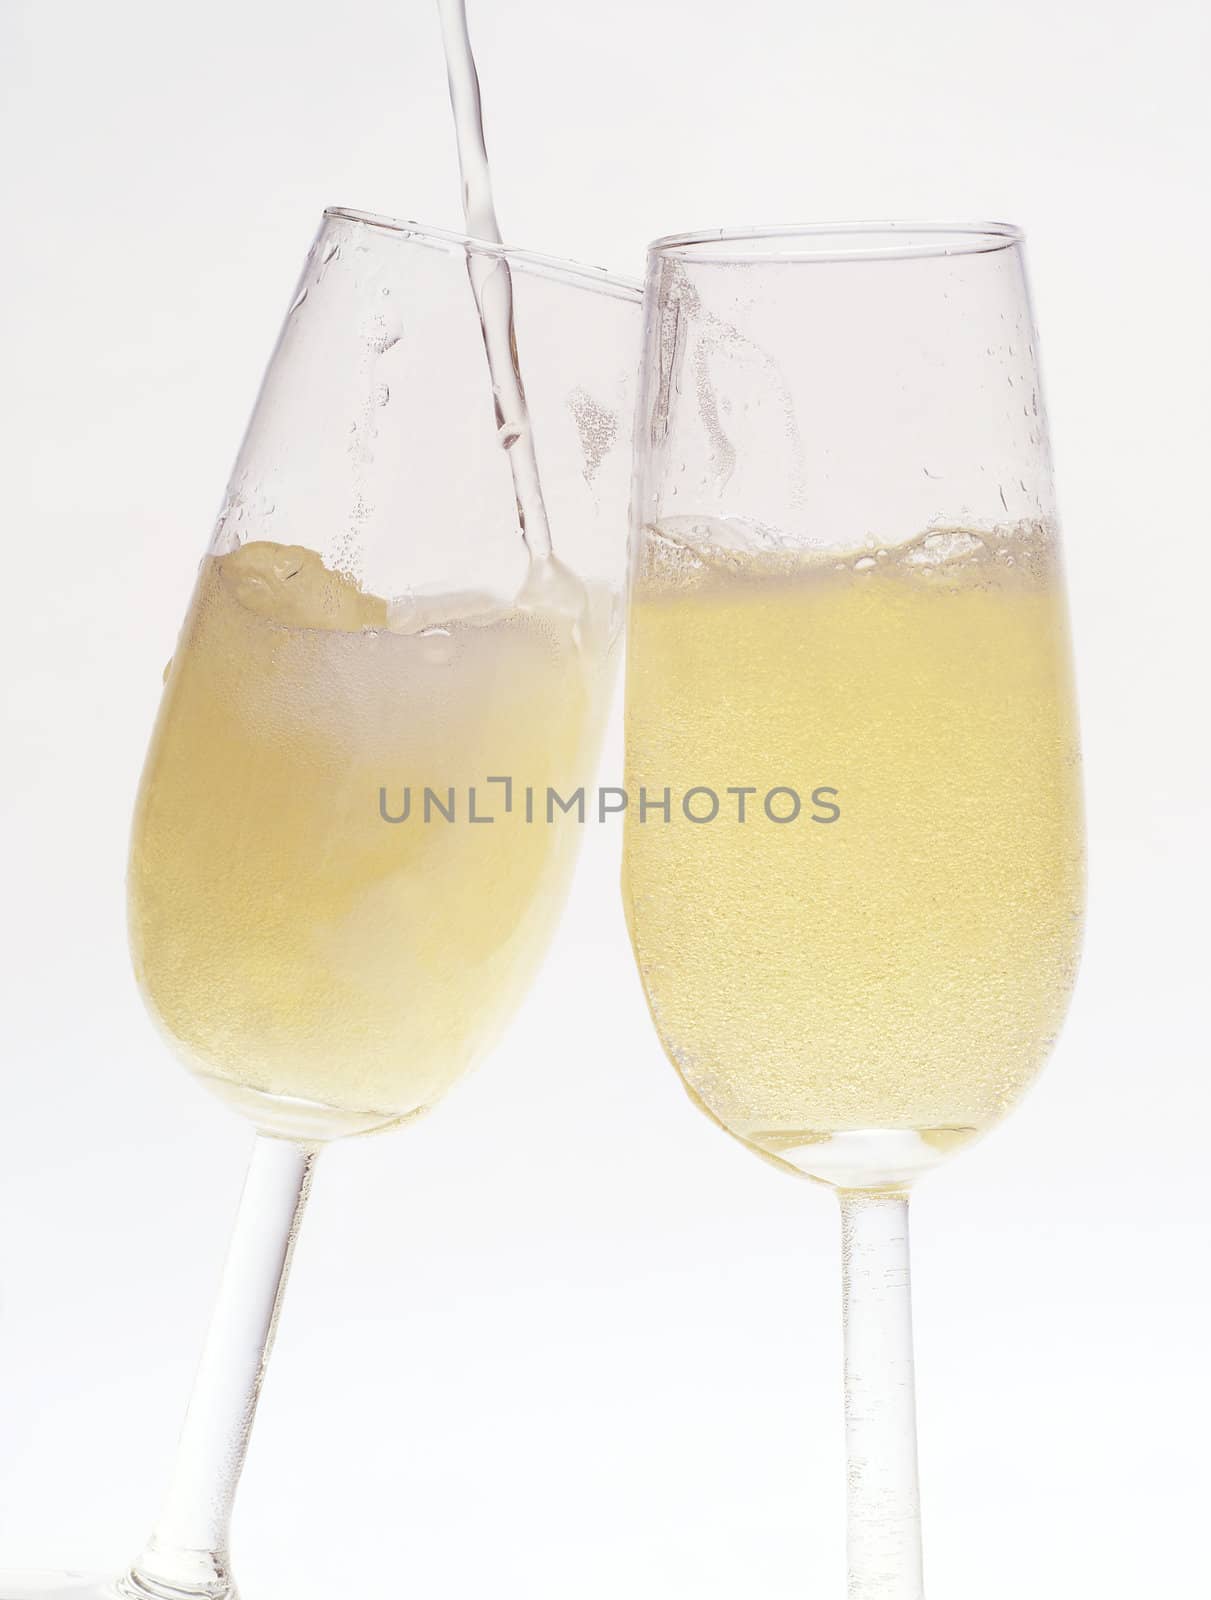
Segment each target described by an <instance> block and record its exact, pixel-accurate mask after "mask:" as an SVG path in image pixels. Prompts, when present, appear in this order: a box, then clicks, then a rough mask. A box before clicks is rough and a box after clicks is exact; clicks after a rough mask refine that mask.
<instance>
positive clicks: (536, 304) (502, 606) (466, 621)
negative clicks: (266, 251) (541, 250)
mask: <svg viewBox="0 0 1211 1600" xmlns="http://www.w3.org/2000/svg"><path fill="white" fill-rule="evenodd" d="M469 257H470V258H471V261H470V263H469V259H468V258H469ZM480 258H484V259H486V260H488V261H491V262H495V264H496V268H497V271H498V273H499V272H502V271H504V272H507V273H508V274H509V275H510V276H511V280H512V294H513V309H514V315H515V319H516V327H517V350H518V352H519V358H520V370H521V373H522V376H523V377H524V380H525V384H526V389H527V395H528V402H529V415H530V417H531V418H532V421H533V438H534V442H535V445H536V450H537V463H538V470H539V472H540V474H541V478H542V487H543V492H544V495H545V504H546V512H547V518H548V521H549V524H550V532H551V538H552V541H553V553H552V552H551V551H542V552H539V553H537V554H535V555H531V553H530V550H529V547H528V546H527V545H526V543H525V541H524V539H523V538H522V537H521V533H520V529H519V524H518V508H517V504H516V501H515V499H514V494H513V488H512V483H511V477H510V471H509V465H508V461H507V459H506V455H505V452H504V450H503V449H502V448H501V441H500V440H499V439H498V424H497V419H496V414H495V405H494V400H493V395H492V389H491V385H490V382H489V376H488V368H487V365H486V363H485V359H484V347H483V342H482V338H481V333H480V328H479V322H478V317H477V312H476V305H475V299H474V297H473V295H472V292H471V287H470V284H469V283H468V266H469V264H473V263H476V262H478V261H479V260H480ZM502 264H506V265H503V266H502ZM638 307H639V292H638V288H637V286H632V285H629V284H626V283H621V282H618V281H616V280H614V279H611V278H609V277H607V276H606V275H605V274H603V273H600V272H597V271H595V270H593V269H590V268H580V267H573V266H569V265H567V264H565V263H562V262H557V261H549V260H546V259H544V258H541V257H536V256H530V255H526V254H523V253H520V252H516V251H511V250H506V249H503V248H502V247H500V246H499V245H493V244H484V243H480V242H475V241H471V240H468V239H465V238H463V237H461V236H459V235H454V234H448V233H439V232H435V231H432V230H428V229H422V228H419V227H416V226H414V225H412V224H403V223H395V222H390V221H386V220H384V219H379V218H373V217H369V216H365V215H362V214H359V213H354V212H349V211H341V210H333V211H330V212H328V213H326V215H325V218H324V221H323V224H322V226H321V228H320V231H319V235H318V237H317V239H316V242H315V244H314V246H313V248H312V250H311V253H310V255H309V257H308V259H307V263H306V266H305V268H304V271H303V275H302V279H301V281H300V284H299V287H298V292H297V294H296V296H295V298H294V302H293V304H292V306H291V308H290V311H289V313H288V315H287V318H286V322H285V325H284V328H283V331H282V334H281V337H280V339H279V342H278V345H277V348H276V350H275V352H274V355H273V358H272V360H271V362H270V365H269V369H268V372H267V374H266V377H265V380H264V384H263V387H262V389H261V393H260V396H259V399H258V401H257V404H256V409H255V411H254V413H253V416H252V420H251V423H250V425H249V428H248V432H247V435H246V437H245V440H244V444H243V447H242V449H241V452H240V456H239V459H238V461H237V463H236V467H235V471H234V474H233V477H232V480H231V484H230V487H229V489H228V493H227V497H226V500H225V503H224V505H223V508H222V512H221V515H220V517H219V521H218V527H217V529H216V531H215V534H214V537H213V539H212V542H211V544H210V548H209V552H208V554H207V555H206V557H205V558H204V560H203V562H202V566H201V571H200V574H199V577H198V581H197V586H196V588H195V591H194V596H193V601H192V604H191V606H190V609H189V612H188V614H187V616H186V619H185V622H184V625H183V628H182V630H181V634H180V639H179V641H178V645H177V650H176V653H175V655H174V656H173V659H172V662H171V664H170V666H169V668H168V670H167V672H166V674H165V687H164V695H163V700H162V703H161V707H160V713H159V718H158V720H157V723H156V726H155V731H154V733H153V735H152V740H151V747H150V751H149V753H148V757H147V764H146V767H145V770H144V774H143V781H142V786H141V788H140V792H139V797H138V801H137V805H136V813H135V821H134V831H133V839H132V847H131V858H130V871H129V880H128V882H129V898H130V929H131V944H132V950H133V955H134V963H135V969H136V974H137V977H138V980H139V984H140V987H141V989H142V991H143V994H144V996H145V998H146V1000H147V1003H148V1005H149V1008H150V1010H151V1012H152V1015H153V1016H154V1017H155V1019H156V1020H157V1022H158V1023H159V1025H160V1027H161V1028H162V1030H163V1032H164V1033H165V1035H166V1036H167V1038H168V1041H169V1042H170V1044H171V1045H172V1046H173V1047H174V1049H175V1050H176V1051H177V1052H178V1054H179V1055H181V1056H182V1057H183V1059H184V1061H185V1062H186V1064H187V1065H188V1066H189V1067H190V1068H191V1069H192V1070H193V1071H194V1072H196V1073H197V1074H198V1076H199V1078H200V1079H201V1080H202V1081H203V1082H205V1083H206V1084H207V1085H209V1087H211V1088H212V1089H214V1090H216V1091H217V1092H218V1093H219V1094H220V1095H221V1096H222V1097H223V1098H224V1099H225V1100H226V1101H227V1102H228V1103H229V1104H230V1105H232V1106H233V1107H234V1108H235V1109H236V1110H238V1111H240V1112H242V1113H243V1114H244V1115H246V1116H247V1117H248V1118H249V1119H250V1120H251V1121H252V1122H253V1123H254V1125H255V1126H256V1129H257V1137H256V1139H255V1141H254V1146H253V1155H252V1165H251V1169H250V1172H249V1176H248V1180H247V1184H246V1187H245V1190H244V1195H243V1199H242V1201H241V1205H240V1210H239V1214H238V1217H237V1221H236V1226H235V1234H234V1238H233V1240H232V1244H231V1249H230V1254H229V1256H228V1259H227V1263H226V1266H225V1269H224V1273H223V1278H222V1282H221V1286H220V1289H219V1297H218V1303H217V1306H216V1309H215V1313H214V1318H213V1321H212V1324H211V1328H210V1331H209V1334H208V1336H207V1340H206V1344H205V1348H204V1351H203V1355H202V1360H201V1365H200V1367H199V1370H198V1376H197V1381H196V1385H195V1389H194V1392H193V1396H192V1399H191V1402H190V1405H189V1410H188V1414H187V1416H186V1420H185V1426H184V1432H183V1435H182V1439H181V1443H180V1448H179V1453H178V1457H177V1462H176V1467H175V1470H174V1473H173V1476H172V1480H171V1483H170V1486H169V1491H168V1496H167V1499H166V1502H165V1505H164V1509H163V1512H162V1515H161V1517H160V1520H159V1522H158V1523H157V1525H156V1528H155V1531H154V1533H153V1534H152V1537H151V1539H150V1541H149V1542H148V1544H147V1546H146V1547H145V1549H144V1550H143V1552H142V1554H141V1555H140V1556H139V1557H138V1558H137V1560H136V1561H135V1563H134V1565H133V1567H132V1569H131V1571H130V1572H129V1573H128V1574H126V1575H125V1576H123V1577H121V1578H119V1579H116V1580H98V1581H87V1582H86V1581H84V1580H80V1579H69V1578H68V1577H66V1576H55V1575H50V1576H46V1577H43V1578H42V1579H40V1580H29V1579H26V1580H13V1579H8V1580H5V1579H0V1595H2V1596H4V1597H6V1600H11V1597H17V1596H21V1595H25V1594H33V1593H38V1594H43V1595H47V1594H63V1595H67V1594H72V1595H79V1596H85V1595H104V1596H109V1597H114V1596H119V1595H120V1596H125V1597H126V1600H130V1597H132V1596H133V1597H142V1600H146V1597H148V1596H151V1597H154V1600H184V1597H201V1596H204V1597H207V1600H227V1597H229V1596H233V1595H234V1594H235V1588H234V1584H233V1580H232V1575H231V1570H230V1561H229V1555H228V1526H229V1521H230V1515H231V1509H232V1502H233V1498H234V1494H235V1490H236V1485H237V1480H238V1478H239V1474H240V1470H241V1467H242V1465H243V1460H244V1455H245V1450H246V1447H247V1443H248V1436H249V1430H250V1428H251V1425H252V1420H253V1413H254V1410H255V1407H256V1403H257V1396H258V1392H259V1389H260V1385H261V1380H262V1377H263V1374H264V1370H265V1363H266V1360H267V1357H268V1354H269V1347H270V1343H271V1340H272V1335H273V1329H274V1325H275V1322H276V1319H277V1314H278V1309H279V1305H280V1301H281V1296H282V1291H283V1289H284V1286H285V1281H286V1275H287V1271H288V1268H289V1263H290V1255H291V1250H292V1247H293V1243H294V1239H295V1235H296V1232H297V1229H298V1225H299V1219H300V1216H301V1213H302V1210H303V1205H304V1202H305V1199H306V1196H307V1190H308V1183H309V1180H310V1176H311V1171H312V1167H313V1165H314V1162H315V1158H316V1155H317V1153H318V1152H319V1151H320V1150H321V1149H322V1148H323V1146H324V1145H325V1144H326V1143H328V1142H329V1141H330V1140H333V1139H336V1138H340V1137H342V1136H345V1135H350V1134H359V1133H365V1132H369V1131H371V1130H375V1129H381V1128H388V1127H391V1126H392V1125H393V1124H396V1123H400V1122H404V1121H406V1120H408V1119H409V1118H411V1117H415V1116H419V1115H420V1114H421V1113H422V1112H424V1111H426V1110H427V1109H428V1108H429V1107H431V1106H432V1105H433V1104H434V1103H435V1102H436V1101H437V1100H438V1099H439V1098H440V1097H441V1096H442V1095H443V1094H444V1093H445V1091H446V1090H447V1089H448V1088H449V1087H450V1086H451V1084H452V1083H453V1082H454V1081H455V1080H456V1079H457V1078H458V1077H459V1076H460V1075H461V1074H463V1073H464V1072H465V1071H466V1070H467V1069H468V1068H469V1067H470V1066H471V1065H472V1064H473V1063H474V1062H475V1061H476V1060H477V1059H479V1058H480V1057H481V1056H482V1055H483V1054H484V1053H485V1051H486V1050H487V1049H488V1048H489V1047H490V1046H491V1044H492V1043H493V1041H494V1040H495V1039H496V1037H497V1036H498V1035H499V1033H500V1031H501V1029H502V1027H503V1026H504V1024H505V1023H506V1022H507V1020H508V1018H509V1016H510V1014H511V1013H512V1011H513V1009H514V1007H515V1006H516V1004H517V1002H518V1001H519V1000H520V998H521V996H522V994H523V993H524V991H525V989H526V987H527V986H528V984H529V982H530V980H531V978H532V977H533V975H534V972H535V969H536V967H537V965H538V962H539V960H540V959H541V956H542V954H543V952H544V950H545V947H546V945H547V942H548V940H549V938H550V936H551V933H552V930H553V928H554V924H555V921H556V919H557V916H558V913H559V909H560V906H561V903H562V899H563V895H564V891H565V889H566V887H567V882H568V878H569V875H570V871H571V867H572V863H573V859H574V855H575V851H576V846H577V842H578V833H579V829H578V826H577V823H576V818H575V816H574V815H573V814H571V813H569V814H565V813H564V811H563V810H562V809H560V808H558V807H548V806H545V804H544V799H545V794H546V791H547V789H548V787H550V788H552V789H555V790H556V791H557V792H558V793H559V794H560V795H561V796H566V795H567V794H568V792H569V791H574V790H575V788H576V787H577V786H578V785H580V784H582V783H583V782H584V781H585V779H586V777H588V776H590V775H591V769H592V767H593V765H594V764H595V761H596V757H597V753H598V746H599V740H600V733H601V729H602V723H603V718H604V713H605V710H606V702H607V698H608V692H609V686H610V680H611V676H612V671H613V664H614V657H615V655H616V653H617V652H616V650H615V644H616V639H617V635H618V632H619V627H620V623H621V612H622V605H621V591H622V582H623V573H624V567H625V548H626V535H625V528H626V506H627V495H628V492H629V485H630V469H631V462H630V452H629V448H628V446H629V440H630V419H631V415H632V411H633V393H632V390H633V383H634V374H635V369H636V365H637V362H636V356H637V350H638V336H639V317H638ZM527 789H532V790H533V792H534V794H535V795H536V796H537V797H538V798H537V800H536V802H535V804H534V805H533V806H532V807H528V806H527V805H526V804H525V803H524V798H523V797H524V796H525V792H526V790H527ZM527 811H530V812H531V815H532V820H531V817H530V816H527ZM489 818H491V819H492V820H491V822H490V824H489V823H488V822H487V819H489Z"/></svg>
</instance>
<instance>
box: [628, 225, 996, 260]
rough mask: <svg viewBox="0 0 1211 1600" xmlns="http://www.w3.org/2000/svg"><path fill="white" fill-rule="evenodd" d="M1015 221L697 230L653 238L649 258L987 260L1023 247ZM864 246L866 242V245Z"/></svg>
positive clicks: (771, 226) (778, 226) (783, 226)
mask: <svg viewBox="0 0 1211 1600" xmlns="http://www.w3.org/2000/svg"><path fill="white" fill-rule="evenodd" d="M1025 237H1026V235H1025V233H1024V232H1023V230H1022V229H1021V228H1019V227H1018V226H1017V225H1016V223H1013V222H938V221H907V222H904V221H891V220H888V221H883V222H804V223H762V224H758V225H757V226H755V227H730V228H695V229H691V230H690V231H689V232H688V233H670V234H666V235H664V237H663V238H660V239H653V240H652V242H651V244H649V245H648V258H649V260H650V259H651V258H652V257H659V258H661V259H663V260H673V261H686V262H700V263H701V264H702V265H704V266H744V265H754V264H756V263H758V262H762V263H776V262H802V263H820V264H826V263H829V262H836V261H911V260H919V259H926V258H928V257H933V256H969V255H986V254H988V253H990V252H992V251H996V250H1008V249H1011V248H1012V247H1013V246H1014V245H1018V244H1021V242H1022V240H1023V239H1024V238H1025ZM863 241H865V242H863Z"/></svg>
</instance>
